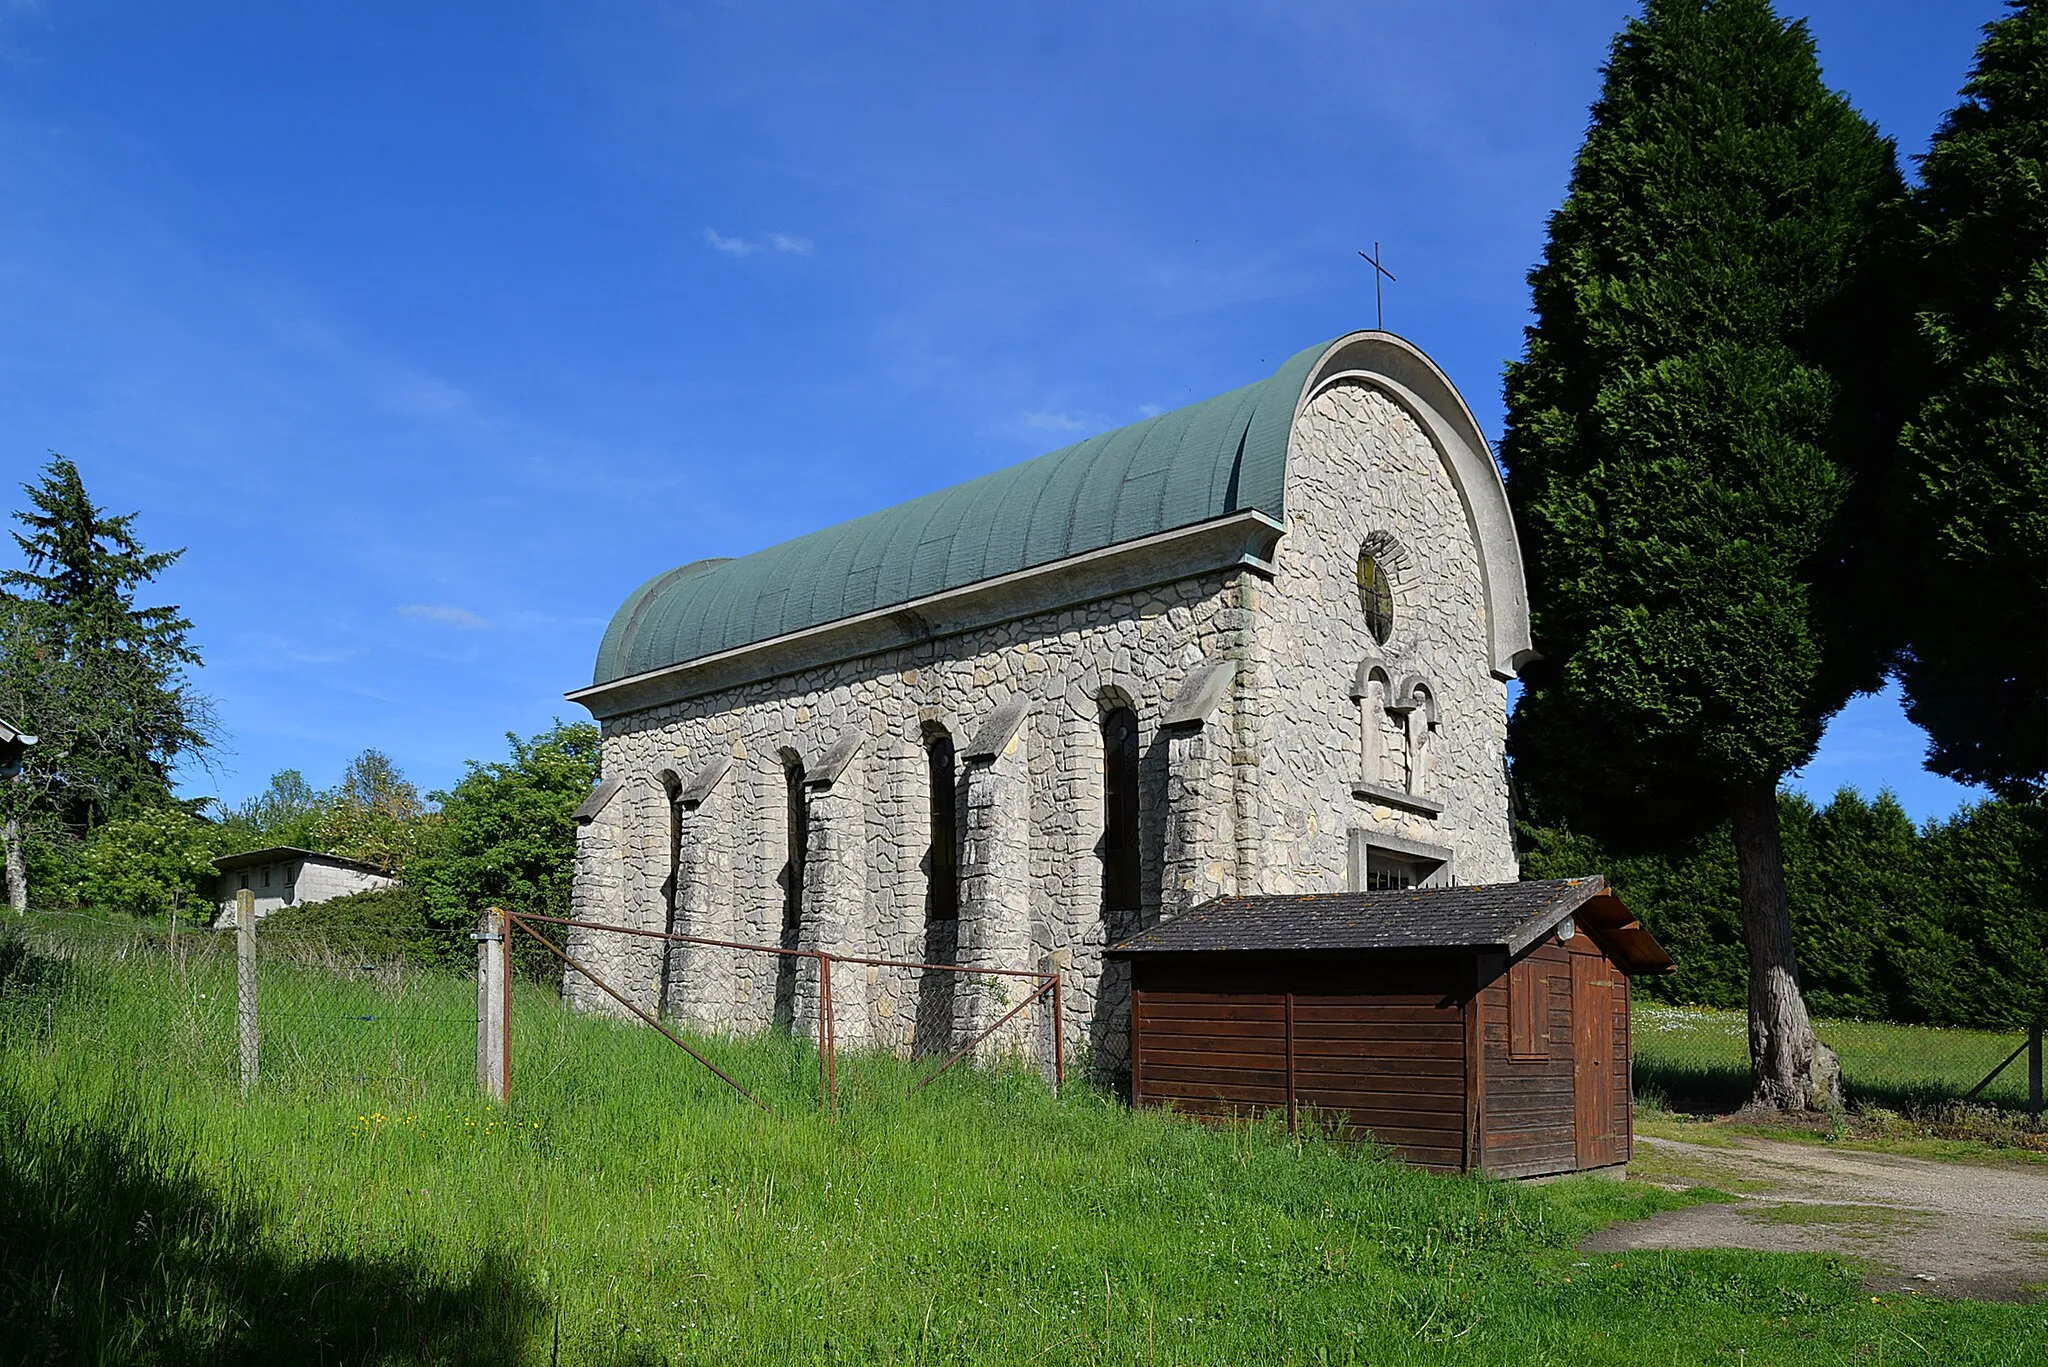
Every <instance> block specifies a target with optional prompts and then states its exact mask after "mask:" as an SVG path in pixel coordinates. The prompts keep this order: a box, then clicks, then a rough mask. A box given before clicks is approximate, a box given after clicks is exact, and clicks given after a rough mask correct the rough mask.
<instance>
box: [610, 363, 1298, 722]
mask: <svg viewBox="0 0 2048 1367" xmlns="http://www.w3.org/2000/svg"><path fill="white" fill-rule="evenodd" d="M1330 345H1331V344H1329V343H1325V344H1323V345H1321V346H1314V347H1310V348H1309V349H1308V350H1306V351H1303V352H1301V353H1299V354H1298V355H1296V356H1294V357H1292V358H1290V359H1289V360H1288V361H1286V362H1285V363H1284V364H1283V365H1281V367H1280V368H1279V369H1278V370H1277V371H1275V372H1274V373H1273V374H1272V375H1271V376H1269V377H1267V378H1266V379H1264V380H1261V381H1259V382H1258V383H1256V384H1251V385H1247V386H1245V387H1244V388H1242V389H1235V390H1232V391H1231V392H1230V393H1228V394H1222V395H1218V396H1217V397H1216V398H1213V399H1205V400H1203V401H1202V402H1200V403H1196V404H1191V405H1189V406H1188V407H1186V408H1180V409H1176V410H1174V411H1173V412H1171V413H1162V414H1159V415H1158V416H1157V417H1152V418H1147V419H1145V420H1144V421H1143V422H1139V423H1133V424H1132V425H1131V426H1129V427H1120V428H1117V429H1116V430H1115V431H1111V432H1105V433H1103V434H1101V435H1100V436H1095V437H1090V438H1089V439H1088V440H1086V441H1082V442H1077V443H1075V444H1074V445H1072V446H1068V447H1063V448H1062V449H1060V450H1057V451H1053V452H1051V453H1049V454H1047V455H1043V456H1039V457H1038V458H1037V459H1035V460H1028V461H1025V462H1024V463H1023V464H1021V465H1013V466H1010V467H1009V468H1008V469H1003V470H997V471H994V472H993V473H990V474H986V475H983V476H981V477H980V478H979V479H972V480H969V481H967V482H966V483H965V484H957V485H954V486H953V487H952V488H950V489H941V490H939V491H938V492H937V493H932V494H926V495H924V496H923V497H922V498H914V499H912V500H910V501H909V502H908V503H902V504H898V505H897V506H895V507H893V508H886V509H883V510H882V511H880V512H876V513H870V514H868V515H867V516H866V517H859V518H855V519H854V520H853V521H851V522H843V523H840V524H839V525H838V526H835V527H827V528H825V529H824V530H822V531H816V532H812V533H810V534H809V535H806V536H800V537H797V538H796V539H795V540H793V541H785V542H783V543H782V544H781V545H779V546H770V547H769V548H768V549H766V550H762V551H756V552H754V553H753V554H752V555H748V556H743V557H741V558H740V559H737V560H697V561H692V562H691V563H690V564H687V565H684V566H682V567H681V568H680V569H674V570H670V571H668V572H667V573H665V574H660V575H657V576H655V577H654V578H653V579H650V580H648V581H647V582H646V583H645V584H642V585H641V586H640V587H639V588H638V589H636V590H634V591H633V594H632V596H631V597H629V598H627V599H626V601H625V603H624V605H623V606H621V607H620V608H619V610H618V612H617V613H616V614H615V615H614V616H613V618H612V621H611V625H610V626H609V627H608V628H607V629H606V631H605V634H604V642H603V644H602V645H601V646H600V647H599V649H598V655H597V668H596V671H595V673H594V675H593V679H592V682H593V683H594V684H604V683H609V682H612V681H613V680H616V679H622V678H626V677H629V676H632V675H635V674H642V673H646V672H648V671H650V670H655V669H660V668H663V667H665V666H668V665H674V664H679V663H683V662H685V661H689V660H693V659H698V658H700V657H703V656H707V655H714V654H717V653H719V652H721V651H725V650H730V649H734V648H736V647H739V646H743V645H748V644H752V643H754V642H758V641H765V640H769V639H772V638H774V637H777V636H782V635H786V634H788V633H790V632H794V631H801V630H803V629H804V628H806V627H814V626H818V625H821V624H823V623H826V622H832V621H837V620H839V619H842V618H847V617H854V616H858V615H860V614H862V613H865V612H871V611H874V610H876V609H878V608H885V607H891V606H895V605H899V604H903V603H909V602H912V601H915V600H916V599H919V598H923V597H927V596H929V595H931V594H934V593H940V592H944V591H945V590H948V589H954V588H960V587H962V586H965V585H968V584H973V583H978V582H980V581H982V580H987V579H993V578H996V577H998V576H1001V575H1005V574H1012V573H1015V572H1017V571H1019V570H1025V569H1031V568H1034V567H1036V566H1040V565H1046V564H1051V563H1053V562H1055V561H1059V560H1064V559H1066V558H1068V557H1069V556H1073V555H1078V554H1081V553H1083V552H1087V551H1093V550H1100V549H1102V548H1104V547H1107V546H1111V545H1115V544H1118V543H1121V542H1126V541H1136V540H1139V539H1141V538H1144V537H1147V536H1151V535H1154V534H1157V533H1159V532H1164V531H1170V530H1173V529H1176V528H1181V527H1190V526H1194V525H1196V524H1198V523H1203V522H1208V521H1211V520H1213V519H1215V518H1218V517H1224V516H1228V515H1230V514H1233V513H1240V512H1245V511H1258V512H1262V513H1265V514H1266V515H1267V516H1269V517H1271V518H1273V519H1274V520H1275V521H1276V522H1277V521H1279V520H1280V519H1281V517H1282V511H1283V510H1282V500H1281V493H1282V488H1283V485H1284V482H1285V474H1286V463H1287V439H1288V432H1289V429H1290V428H1291V427H1292V425H1293V422H1294V413H1295V406H1296V404H1297V402H1298V401H1299V399H1300V397H1301V393H1302V387H1303V385H1304V384H1305V383H1306V381H1307V379H1308V377H1309V374H1310V371H1311V370H1312V369H1313V368H1314V366H1315V363H1316V361H1317V360H1318V358H1320V357H1321V356H1322V355H1323V354H1324V353H1325V352H1327V351H1328V350H1329V349H1330Z"/></svg>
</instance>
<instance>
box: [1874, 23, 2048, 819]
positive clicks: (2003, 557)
mask: <svg viewBox="0 0 2048 1367" xmlns="http://www.w3.org/2000/svg"><path fill="white" fill-rule="evenodd" d="M1963 96H1964V100H1963V103H1962V104H1961V105H1959V106H1958V107H1957V108H1956V109H1955V110H1954V111H1953V112H1952V113H1950V114H1949V116H1948V119H1947V120H1946V121H1945V122H1944V123H1943V124H1942V126H1941V129H1940V131H1939V132H1938V133H1936V134H1935V137H1934V145H1933V147H1932V148H1931V149H1930V150H1929V151H1928V154H1927V157H1926V159H1925V160H1924V162H1923V163H1922V166H1921V181H1922V188H1921V189H1920V190H1919V191H1918V192H1917V193H1916V195H1915V196H1914V208H1915V210H1916V215H1915V217H1916V219H1917V223H1918V228H1919V240H1918V243H1917V244H1916V245H1917V246H1918V247H1919V259H1918V261H1917V262H1916V263H1915V264H1916V269H1915V270H1914V272H1913V274H1912V277H1911V278H1912V279H1913V280H1914V281H1915V282H1916V283H1917V285H1918V286H1919V288H1920V293H1919V296H1918V299H1917V303H1918V305H1919V324H1920V326H1919V336H1920V341H1921V343H1922V346H1921V349H1920V352H1919V354H1918V355H1917V356H1916V358H1915V359H1916V360H1918V361H1919V362H1920V366H1919V374H1920V377H1921V380H1922V383H1923V384H1924V386H1925V389H1924V391H1923V392H1925V393H1926V396H1927V397H1926V400H1925V402H1924V403H1923V404H1922V405H1921V407H1920V410H1919V412H1918V413H1916V414H1914V415H1913V418H1912V421H1911V422H1909V423H1908V424H1907V426H1906V430H1905V433H1904V438H1903V443H1902V444H1903V446H1904V447H1905V451H1906V460H1905V468H1904V472H1903V474H1904V478H1903V480H1902V481H1901V489H1902V493H1903V494H1904V497H1903V499H1902V504H1903V507H1902V508H1901V512H1902V513H1903V517H1902V518H1901V520H1900V534H1899V538H1898V539H1899V544H1900V546H1901V547H1902V549H1910V550H1911V551H1915V552H1917V555H1908V556H1906V557H1904V559H1905V560H1906V563H1907V564H1909V565H1912V566H1913V571H1914V572H1913V575H1912V582H1911V587H1912V589H1913V590H1914V593H1913V597H1914V598H1916V599H1917V603H1916V608H1917V610H1916V611H1915V612H1914V613H1913V615H1912V627H1911V631H1910V639H1909V641H1908V643H1907V650H1906V652H1905V654H1904V656H1903V658H1902V662H1901V666H1900V671H1899V672H1900V676H1901V678H1902V679H1903V681H1904V683H1905V686H1906V709H1907V712H1908V714H1909V715H1910V716H1911V717H1912V718H1913V720H1914V721H1916V722H1919V723H1920V724H1921V725H1922V726H1924V727H1925V728H1926V729H1927V732H1928V734H1929V736H1931V737H1932V739H1933V742H1934V743H1933V745H1932V747H1931V748H1930V750H1929V752H1928V757H1927V762H1928V767H1929V768H1931V769H1933V770H1935V772H1937V773H1942V774H1947V775H1948V776H1950V777H1951V778H1957V779H1961V780H1962V781H1964V782H1966V783H1981V784H1984V785H1986V786H1988V787H1990V788H1992V789H1994V790H1995V791H1997V792H1999V793H2001V794H2003V795H2005V796H2008V797H2012V798H2020V799H2025V798H2039V797H2040V796H2041V795H2042V793H2043V790H2044V788H2048V5H2042V4H2039V3H2035V0H2014V2H2013V3H2011V5H2010V13H2008V14H2007V15H2006V16H2005V17H2004V18H2003V19H2000V20H1999V21H1997V22H1996V23H1994V24H1992V25H1990V26H1989V27H1988V28H1986V30H1985V34H1984V43H1983V45H1982V46H1981V47H1979V48H1978V50H1977V65H1976V69H1975V70H1974V71H1973V72H1972V73H1971V75H1970V80H1969V83H1968V84H1966V85H1965V86H1964V87H1963ZM1916 561H1917V563H1915V562H1916Z"/></svg>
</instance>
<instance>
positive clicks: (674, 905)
mask: <svg viewBox="0 0 2048 1367" xmlns="http://www.w3.org/2000/svg"><path fill="white" fill-rule="evenodd" d="M661 797H662V804H661V805H662V807H663V809H664V810H665V811H666V812H667V814H668V876H667V877H666V878H665V879H664V880H663V881H662V885H661V896H662V901H663V902H664V903H665V904H666V908H667V914H668V924H667V925H666V926H664V927H663V929H665V930H670V931H673V930H674V929H675V928H676V918H677V915H678V913H680V912H681V911H682V905H683V783H682V780H681V779H679V778H677V777H676V776H675V774H674V773H672V772H671V771H669V770H667V769H664V770H662V771H661Z"/></svg>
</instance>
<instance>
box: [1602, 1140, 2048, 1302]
mask: <svg viewBox="0 0 2048 1367" xmlns="http://www.w3.org/2000/svg"><path fill="white" fill-rule="evenodd" d="M1636 1144H1637V1146H1638V1157H1639V1158H1642V1159H1648V1160H1649V1161H1648V1162H1647V1163H1645V1164H1643V1165H1642V1166H1644V1167H1647V1168H1649V1169H1650V1170H1651V1171H1652V1172H1661V1171H1662V1170H1665V1169H1670V1170H1675V1171H1678V1172H1682V1173H1683V1174H1684V1178H1683V1179H1682V1180H1681V1182H1680V1183H1679V1184H1682V1185H1707V1186H1719V1187H1722V1188H1723V1189H1730V1188H1733V1189H1738V1190H1741V1191H1743V1193H1744V1194H1743V1196H1742V1197H1741V1199H1740V1200H1738V1201H1736V1202H1735V1203H1733V1204H1728V1205H1706V1206H1692V1207H1688V1208H1687V1209H1685V1210H1674V1211H1666V1212H1665V1213H1664V1214H1662V1215H1654V1216H1651V1217H1650V1218H1649V1219H1647V1220H1637V1221H1634V1222H1632V1223H1630V1224H1625V1225H1616V1226H1613V1227H1612V1228H1609V1229H1606V1230H1603V1231H1601V1232H1600V1233H1599V1234H1596V1235H1594V1236H1593V1237H1592V1238H1591V1239H1588V1240H1587V1241H1586V1242H1585V1243H1584V1244H1582V1245H1581V1247H1582V1248H1584V1249H1585V1250H1586V1251H1588V1252H1601V1253H1605V1252H1614V1251H1618V1250H1621V1249H1634V1248H1754V1249H1761V1250H1765V1251H1770V1252H1784V1253H1843V1254H1848V1255H1850V1256H1852V1257H1857V1258H1862V1259H1865V1260H1866V1261H1868V1262H1869V1263H1870V1264H1871V1266H1872V1271H1871V1274H1870V1276H1869V1278H1868V1279H1867V1280H1868V1282H1869V1285H1870V1288H1871V1290H1872V1291H1874V1292H1880V1293H1883V1292H1908V1291H1918V1292H1927V1293H1933V1294H1939V1295H1946V1296H1971V1297H1976V1298H1978V1299H1982V1300H2035V1299H2039V1298H2040V1296H2041V1294H2042V1293H2043V1292H2044V1291H2048V1168H2043V1167H1980V1166H1976V1165H1972V1164H1965V1163H1931V1162H1928V1161H1926V1160H1925V1159H1919V1158H1901V1157H1898V1156H1896V1155H1893V1154H1884V1153H1858V1152H1853V1151H1850V1150H1845V1149H1827V1148H1819V1147H1815V1146H1813V1145H1807V1144H1787V1143H1783V1142H1781V1141H1778V1140H1772V1139H1749V1138H1743V1139H1735V1140H1733V1141H1732V1142H1731V1143H1729V1144H1728V1146H1727V1147H1720V1146H1709V1145H1705V1144H1688V1143H1683V1142H1681V1141H1678V1140H1671V1139H1649V1138H1644V1137H1640V1136H1639V1137H1638V1138H1637V1139H1636ZM1643 1150H1647V1152H1643Z"/></svg>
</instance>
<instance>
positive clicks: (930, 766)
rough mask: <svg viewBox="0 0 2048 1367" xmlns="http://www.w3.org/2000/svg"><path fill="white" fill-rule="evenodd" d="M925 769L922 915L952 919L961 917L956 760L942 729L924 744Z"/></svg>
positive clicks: (933, 919)
mask: <svg viewBox="0 0 2048 1367" xmlns="http://www.w3.org/2000/svg"><path fill="white" fill-rule="evenodd" d="M925 768H926V771H927V773H928V776H929V778H930V788H931V811H930V820H929V827H930V832H931V849H930V853H929V855H928V857H927V860H926V864H925V867H926V869H927V872H926V874H925V904H924V907H925V911H924V915H925V919H926V920H927V921H952V920H957V919H959V916H960V833H959V827H958V821H957V816H958V807H957V806H956V803H957V801H958V797H959V760H958V758H957V756H956V755H955V753H954V749H953V738H952V737H951V736H949V735H947V734H946V732H945V731H944V730H942V729H938V728H934V730H933V732H932V734H931V737H930V739H929V740H927V741H926V743H925Z"/></svg>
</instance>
